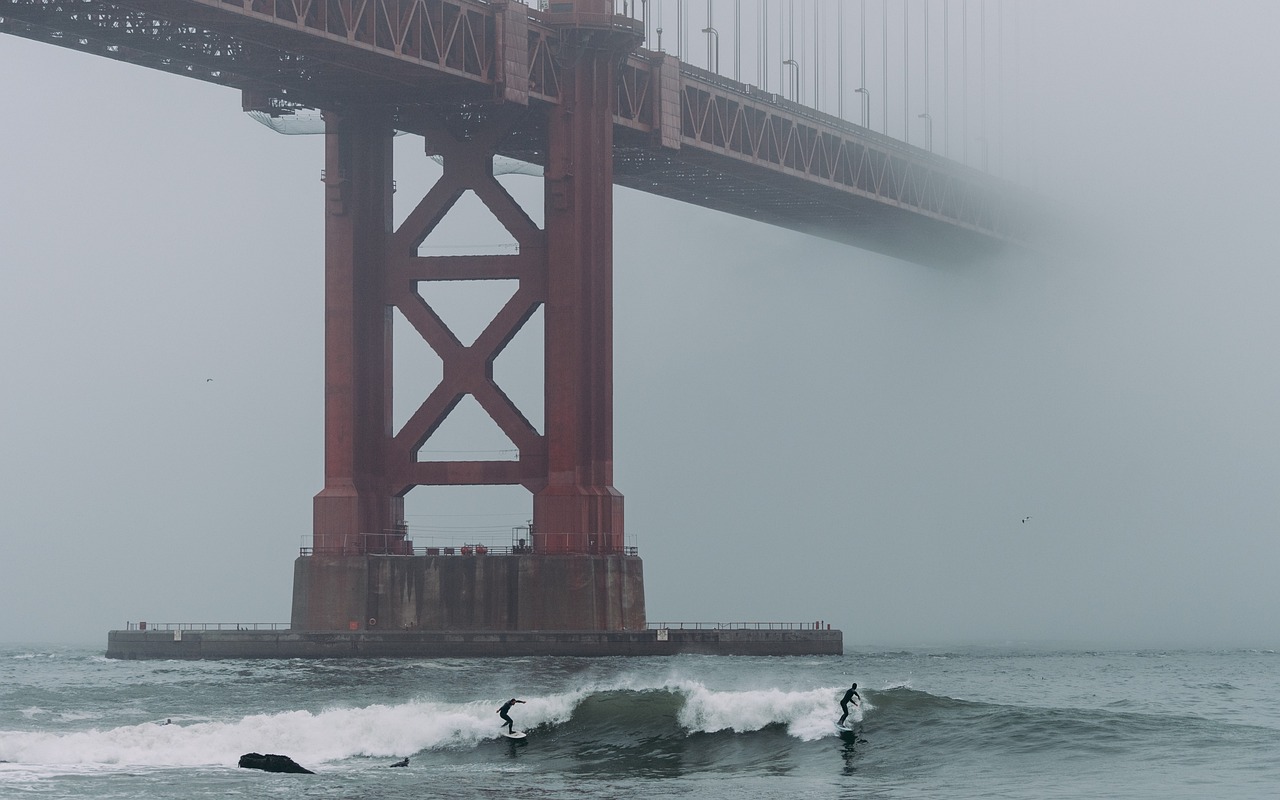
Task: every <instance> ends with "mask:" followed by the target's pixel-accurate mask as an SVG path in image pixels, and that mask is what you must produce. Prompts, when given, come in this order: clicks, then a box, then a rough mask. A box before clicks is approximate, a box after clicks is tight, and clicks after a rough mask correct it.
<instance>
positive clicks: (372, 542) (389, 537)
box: [298, 528, 640, 557]
mask: <svg viewBox="0 0 1280 800" xmlns="http://www.w3.org/2000/svg"><path fill="white" fill-rule="evenodd" d="M411 537H412V532H411V531H409V530H407V529H406V530H405V531H401V532H396V533H353V534H346V535H344V536H343V537H342V541H341V543H339V544H333V545H331V546H327V547H320V548H317V547H316V546H315V544H314V541H312V540H313V537H312V536H311V535H310V534H307V535H304V536H303V537H302V542H303V543H302V545H301V546H300V547H299V548H298V555H300V556H313V555H315V554H316V553H317V552H320V553H327V554H335V555H371V556H470V557H475V556H487V555H494V556H508V555H540V554H541V553H540V551H539V550H538V549H537V548H536V547H534V546H533V537H532V536H530V535H529V534H528V529H527V528H516V529H515V531H514V532H513V535H512V537H511V540H510V541H511V544H491V543H489V542H482V541H466V540H461V537H459V538H458V539H450V538H445V539H444V541H443V542H442V541H440V537H427V541H428V542H430V543H429V544H414V543H413V541H412V538H411ZM628 538H630V537H628ZM575 552H576V551H575ZM583 552H584V553H585V554H586V555H613V554H618V555H624V556H637V555H639V554H640V549H639V548H638V547H637V546H635V545H626V546H623V547H613V548H610V547H601V546H589V547H587V548H586V550H585V551H583ZM552 554H553V555H560V554H561V553H560V552H559V551H557V552H555V553H552Z"/></svg>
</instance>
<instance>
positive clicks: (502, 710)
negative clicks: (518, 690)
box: [498, 700, 519, 733]
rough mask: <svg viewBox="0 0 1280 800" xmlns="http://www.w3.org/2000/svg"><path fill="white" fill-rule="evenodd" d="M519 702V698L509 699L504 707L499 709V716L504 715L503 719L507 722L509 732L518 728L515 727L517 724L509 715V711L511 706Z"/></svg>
mask: <svg viewBox="0 0 1280 800" xmlns="http://www.w3.org/2000/svg"><path fill="white" fill-rule="evenodd" d="M518 702H519V701H518V700H508V701H507V702H505V703H503V704H502V708H500V709H498V716H500V717H502V719H503V721H504V722H506V723H507V732H508V733H511V732H513V731H514V730H515V729H516V727H515V725H516V724H515V722H513V721H512V719H511V717H508V716H507V712H508V711H510V710H511V707H512V706H514V705H515V704H516V703H518Z"/></svg>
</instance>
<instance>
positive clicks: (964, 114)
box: [960, 0, 969, 164]
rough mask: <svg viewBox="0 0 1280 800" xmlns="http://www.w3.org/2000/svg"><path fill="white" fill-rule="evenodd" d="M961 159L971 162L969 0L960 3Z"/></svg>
mask: <svg viewBox="0 0 1280 800" xmlns="http://www.w3.org/2000/svg"><path fill="white" fill-rule="evenodd" d="M960 102H961V106H960V114H961V123H960V161H961V162H962V163H965V164H968V163H969V0H962V2H961V3H960Z"/></svg>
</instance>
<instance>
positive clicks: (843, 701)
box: [836, 683, 862, 725]
mask: <svg viewBox="0 0 1280 800" xmlns="http://www.w3.org/2000/svg"><path fill="white" fill-rule="evenodd" d="M855 697H856V698H858V700H857V702H854V703H853V705H854V707H855V708H856V707H857V706H858V705H859V704H860V703H861V702H862V695H860V694H858V684H856V683H855V684H854V685H853V686H850V687H849V690H848V691H846V692H845V693H844V697H842V698H840V710H841V711H843V712H844V713H843V714H841V715H840V719H839V720H838V721H837V722H836V724H837V725H843V724H844V721H845V718H846V717H848V716H849V703H851V702H853V698H855Z"/></svg>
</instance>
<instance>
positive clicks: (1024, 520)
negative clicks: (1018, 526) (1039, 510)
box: [1022, 517, 1031, 523]
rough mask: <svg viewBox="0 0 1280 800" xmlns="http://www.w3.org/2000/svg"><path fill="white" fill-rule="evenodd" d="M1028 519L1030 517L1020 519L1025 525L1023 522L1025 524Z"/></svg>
mask: <svg viewBox="0 0 1280 800" xmlns="http://www.w3.org/2000/svg"><path fill="white" fill-rule="evenodd" d="M1029 519H1031V517H1023V518H1022V521H1023V522H1024V523H1025V522H1026V521H1027V520H1029Z"/></svg>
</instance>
